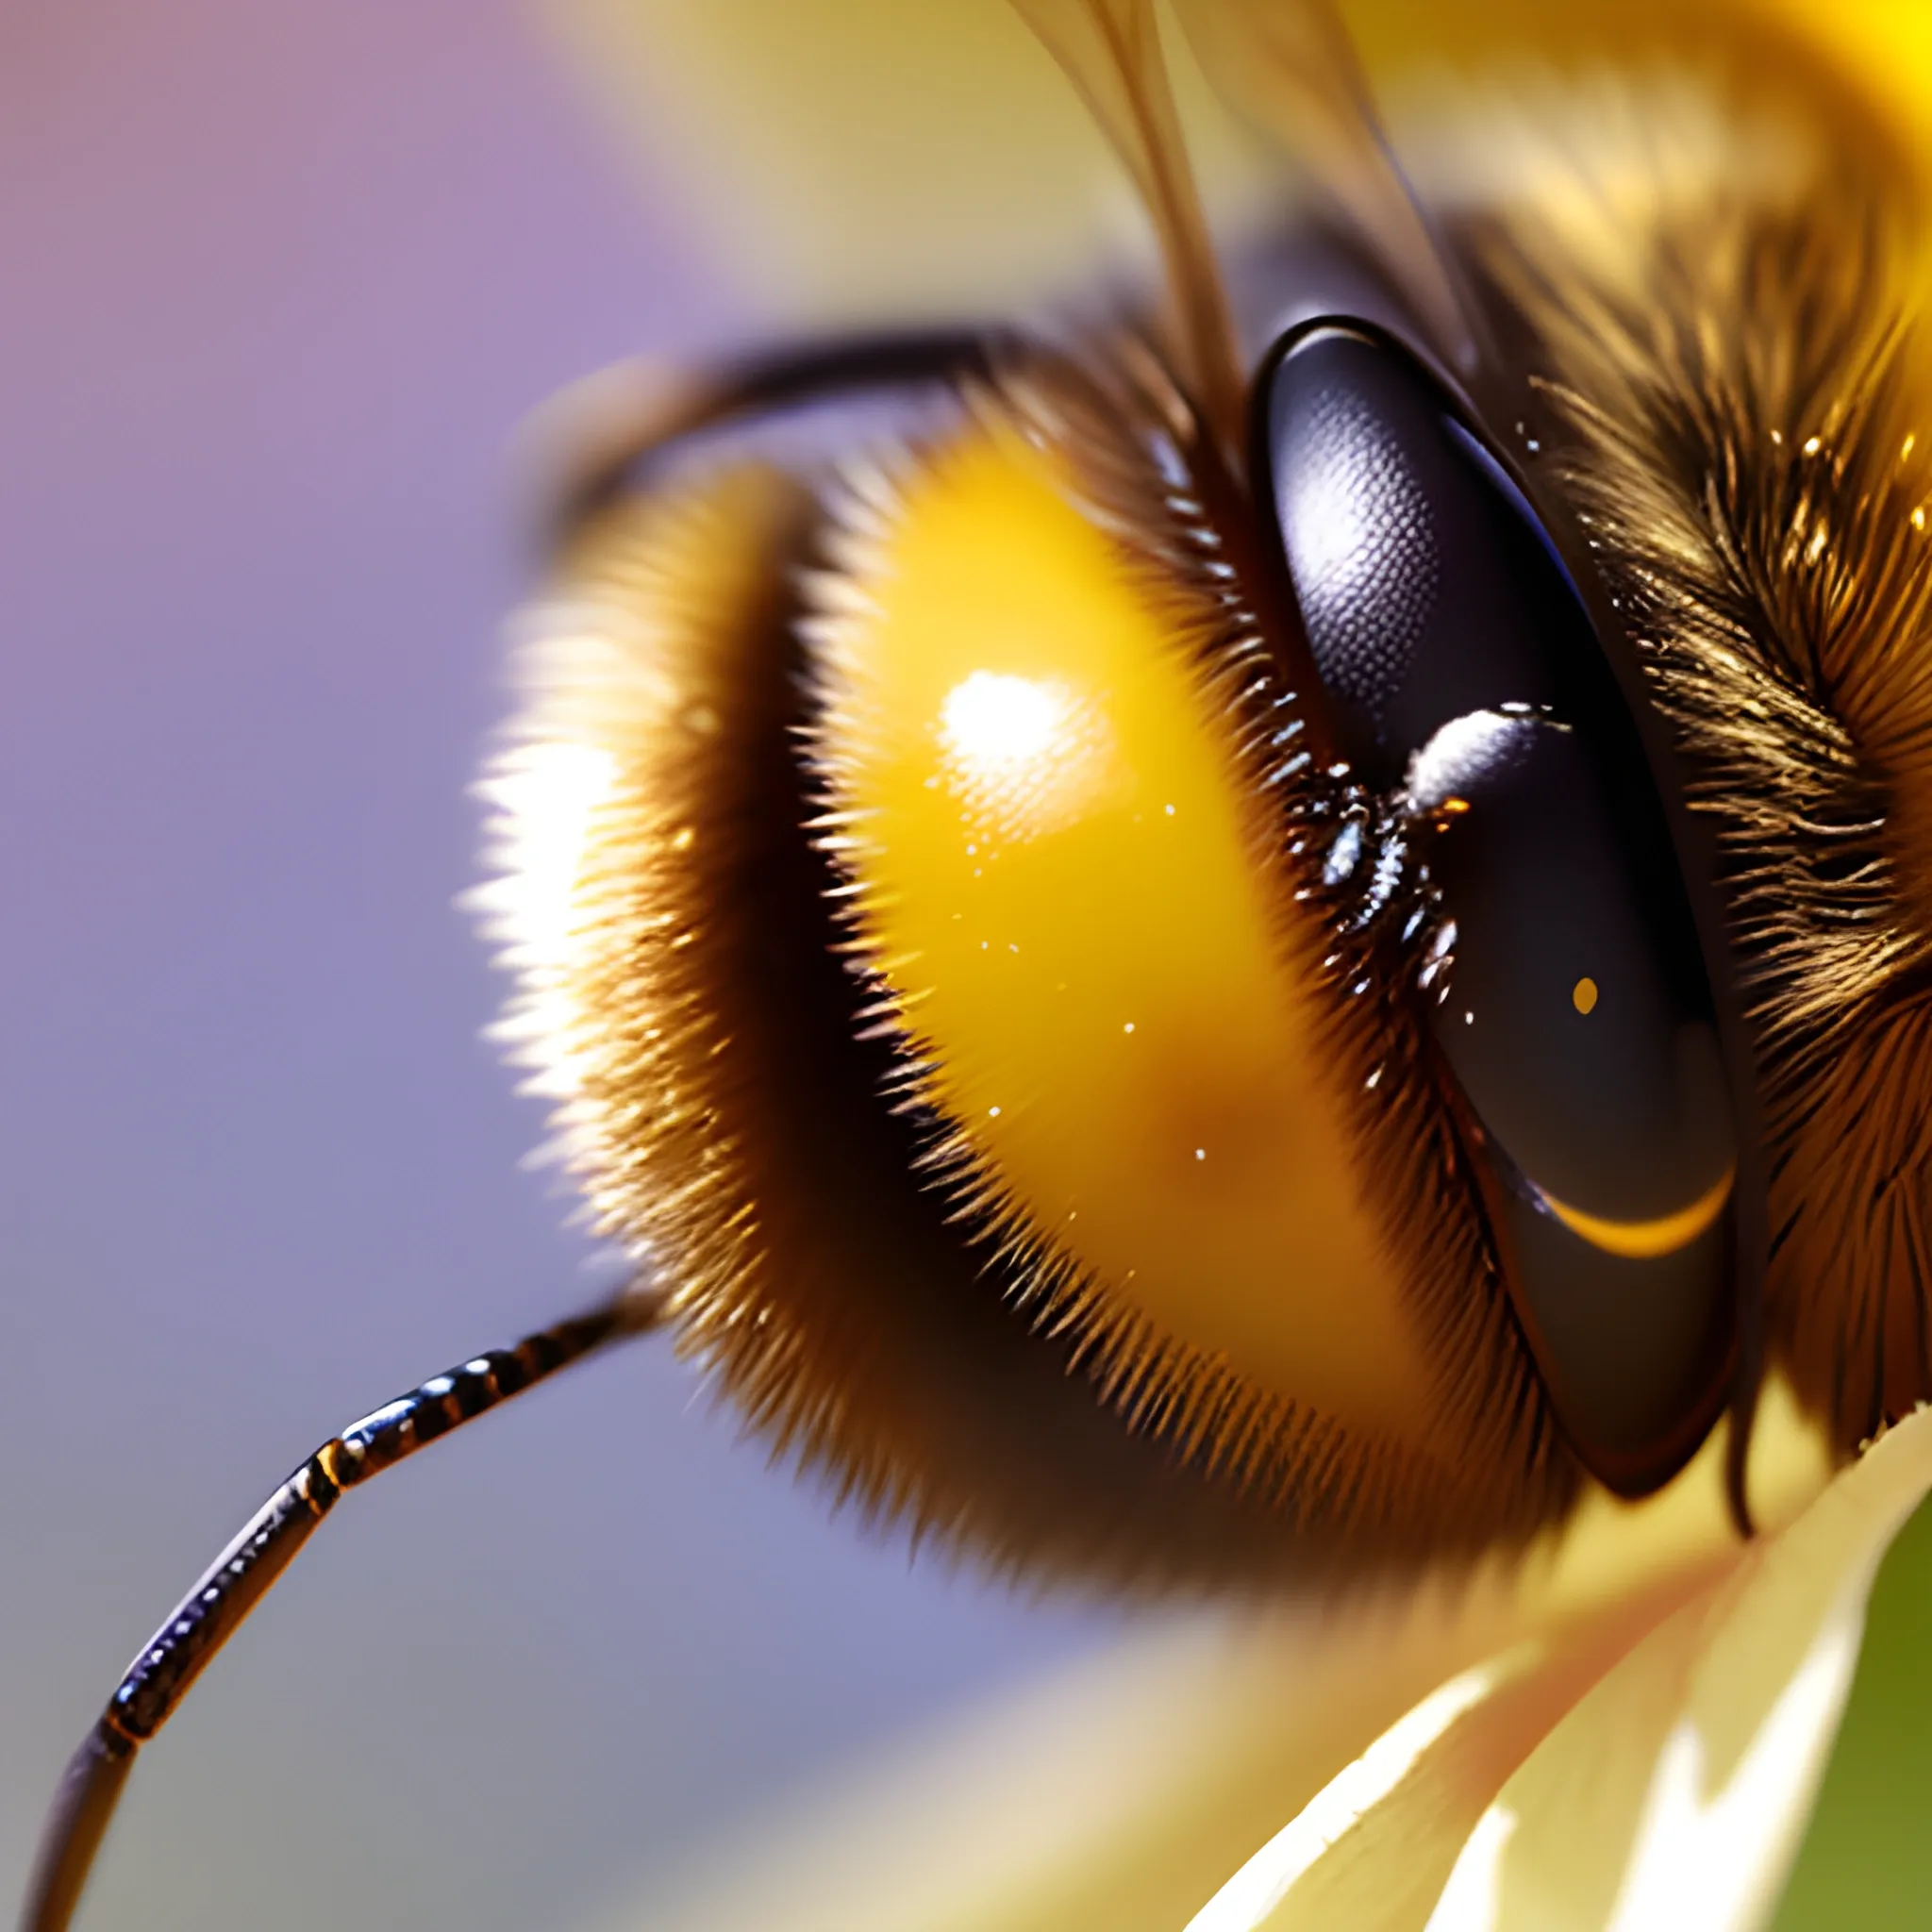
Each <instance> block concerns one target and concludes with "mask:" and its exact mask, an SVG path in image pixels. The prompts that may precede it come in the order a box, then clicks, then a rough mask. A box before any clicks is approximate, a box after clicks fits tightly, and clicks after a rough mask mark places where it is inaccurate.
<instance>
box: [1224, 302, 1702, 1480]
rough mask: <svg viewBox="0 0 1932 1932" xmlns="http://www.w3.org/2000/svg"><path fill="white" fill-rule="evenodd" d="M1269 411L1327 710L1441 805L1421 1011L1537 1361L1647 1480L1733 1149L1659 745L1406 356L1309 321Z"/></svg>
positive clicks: (1429, 812)
mask: <svg viewBox="0 0 1932 1932" xmlns="http://www.w3.org/2000/svg"><path fill="white" fill-rule="evenodd" d="M1257 406H1258V409H1259V412H1260V420H1259V422H1258V423H1257V431H1258V433H1259V435H1260V437H1261V438H1262V449H1261V452H1260V454H1261V458H1262V460H1261V462H1260V463H1259V464H1257V472H1258V473H1259V474H1260V475H1264V476H1265V477H1266V479H1267V483H1268V487H1269V489H1270V491H1271V492H1272V498H1273V504H1274V513H1275V517H1276V520H1277V522H1278V525H1279V527H1280V533H1281V541H1282V546H1283V551H1284V554H1285V556H1286V558H1287V562H1288V568H1289V574H1290V576H1291V580H1292V583H1293V587H1294V591H1295V596H1296V600H1297V603H1298V605H1299V608H1300V610H1301V614H1302V620H1303V624H1304V625H1305V628H1306V630H1307V638H1308V643H1309V647H1310V649H1311V651H1312V653H1313V656H1314V659H1315V665H1316V669H1317V672H1318V674H1319V675H1320V676H1321V679H1322V681H1323V685H1324V691H1325V694H1326V697H1327V700H1328V705H1329V709H1330V714H1331V719H1332V722H1333V724H1334V728H1335V730H1336V733H1337V735H1338V737H1339V739H1340V741H1341V745H1342V747H1343V749H1344V751H1345V753H1346V756H1347V757H1348V758H1349V761H1350V762H1351V764H1352V765H1353V766H1354V767H1355V768H1356V770H1357V773H1358V774H1360V775H1361V776H1362V777H1363V778H1364V779H1365V781H1366V782H1367V783H1368V784H1369V785H1370V786H1372V787H1373V788H1374V790H1376V791H1380V792H1381V793H1383V794H1384V796H1385V797H1386V798H1388V799H1389V800H1390V801H1391V803H1393V804H1394V805H1396V806H1397V807H1398V808H1401V809H1403V810H1404V811H1406V812H1407V814H1408V815H1409V816H1410V817H1411V818H1412V819H1413V820H1414V821H1415V822H1416V824H1418V825H1419V826H1420V825H1425V826H1427V827H1429V828H1431V829H1430V831H1429V833H1428V835H1427V837H1426V840H1425V844H1426V849H1427V852H1428V860H1427V862H1428V865H1429V869H1430V873H1431V875H1432V878H1433V881H1434V884H1435V886H1436V888H1437V890H1438V891H1439V893H1440V903H1441V916H1442V920H1443V922H1444V924H1442V925H1441V928H1440V931H1441V935H1442V937H1443V939H1444V940H1445V941H1447V945H1448V953H1447V958H1448V964H1447V967H1446V970H1445V971H1443V972H1441V974H1437V975H1435V976H1434V978H1433V983H1432V986H1431V989H1430V996H1431V998H1434V997H1436V996H1437V995H1440V1003H1439V1004H1435V1005H1433V1006H1432V1007H1431V1008H1430V1024H1432V1026H1433V1028H1434V1032H1435V1036H1436V1039H1437V1041H1438V1043H1439V1045H1440V1047H1441V1053H1442V1057H1443V1058H1444V1059H1445V1060H1446V1061H1447V1063H1448V1066H1449V1068H1450V1070H1451V1071H1452V1072H1453V1074H1454V1075H1455V1078H1456V1082H1457V1085H1458V1086H1459V1087H1460V1090H1461V1093H1462V1097H1463V1101H1464V1103H1465V1110H1466V1115H1467V1117H1468V1120H1469V1123H1470V1125H1471V1127H1472V1129H1473V1139H1474V1141H1475V1142H1476V1143H1477V1145H1478V1147H1479V1149H1480V1151H1481V1157H1482V1158H1483V1159H1484V1161H1485V1163H1486V1165H1487V1167H1488V1169H1489V1173H1490V1179H1491V1189H1490V1193H1491V1202H1492V1207H1493V1210H1494V1213H1495V1217H1496V1220H1497V1222H1498V1223H1499V1225H1498V1227H1497V1235H1498V1239H1499V1244H1500V1246H1501V1248H1502V1250H1503V1253H1504V1260H1505V1270H1506V1274H1507V1278H1508V1281H1509V1286H1510V1291H1511V1293H1512V1295H1513V1296H1514V1298H1515V1301H1516V1305H1517V1308H1518V1312H1519V1314H1520V1315H1521V1317H1522V1319H1523V1324H1524V1329H1525V1331H1526V1333H1527V1335H1528V1337H1529V1341H1530V1345H1531V1347H1532V1349H1533V1351H1534V1352H1535V1355H1536V1357H1537V1362H1538V1367H1539V1369H1540V1371H1541V1374H1542V1377H1543V1380H1544V1382H1545V1384H1546V1386H1547V1388H1548V1390H1549V1392H1550V1397H1551V1401H1552V1404H1553V1406H1554V1407H1555V1408H1556V1411H1557V1415H1558V1417H1559V1418H1560V1419H1561V1421H1562V1423H1563V1424H1564V1426H1565V1428H1566V1430H1567V1431H1568V1433H1569V1434H1570V1436H1571V1438H1572V1441H1574V1444H1575V1446H1576V1448H1577V1451H1578V1453H1579V1454H1580V1455H1581V1456H1582V1457H1583V1459H1584V1461H1585V1462H1586V1463H1587V1464H1589V1465H1590V1466H1591V1469H1592V1470H1593V1471H1594V1472H1595V1473H1596V1474H1598V1475H1599V1476H1601V1477H1602V1478H1603V1479H1604V1480H1606V1481H1607V1482H1608V1483H1609V1484H1610V1485H1611V1486H1612V1487H1614V1488H1617V1489H1620V1490H1624V1491H1642V1490H1646V1489H1650V1488H1653V1487H1655V1486H1656V1485H1657V1483H1659V1482H1661V1481H1663V1480H1664V1479H1665V1478H1666V1477H1668V1476H1669V1475H1670V1474H1673V1473H1674V1470H1675V1469H1676V1468H1677V1467H1678V1466H1679V1465H1680V1464H1681V1463H1682V1461H1683V1459H1684V1458H1685V1457H1686V1456H1688V1454H1689V1453H1690V1451H1691V1449H1692V1448H1694V1447H1695V1445H1696V1443H1697V1442H1698V1441H1700V1440H1701V1439H1702V1437H1703V1436H1704V1434H1705V1433H1706V1432H1707V1429H1708V1427H1709V1425H1710V1424H1711V1422H1712V1420H1713V1419H1714V1417H1715V1415H1716V1413H1717V1410H1718V1409H1719V1408H1720V1407H1722V1404H1723V1401H1724V1383H1725V1375H1726V1369H1727V1365H1728V1362H1729V1359H1730V1357H1731V1351H1732V1347H1733V1341H1734V1330H1735V1319H1736V1316H1735V1309H1736V1303H1735V1287H1734V1261H1733V1249H1734V1245H1735V1240H1734V1232H1733V1223H1734V1218H1735V1207H1734V1203H1733V1199H1732V1196H1733V1190H1734V1182H1735V1176H1736V1169H1737V1146H1736V1132H1735V1126H1734V1120H1733V1113H1732V1107H1731V1100H1730V1090H1729V1086H1728V1083H1727V1080H1726V1074H1725V1069H1724V1061H1723V1058H1722V1055H1721V1052H1720V1048H1719V1041H1718V1031H1717V1025H1716V1021H1715V1013H1714V1007H1713V1001H1712V996H1711V990H1710V983H1709V979H1708V975H1707V971H1706V966H1705V961H1704V955H1703V950H1702V947H1701V944H1700V942H1699V938H1698V934H1697V929H1696V925H1695V923H1694V921H1693V919H1692V916H1691V908H1690V905H1689V901H1688V898H1687V895H1686V891H1685V887H1684V882H1683V875H1682V872H1681V868H1680V865H1679V862H1678V858H1677V855H1676V849H1675V844H1674V840H1673V837H1672V834H1671V829H1670V824H1669V821H1668V819H1667V818H1666V816H1665V813H1664V810H1663V808H1662V805H1661V803H1660V801H1659V798H1658V794H1657V780H1656V778H1655V776H1654V774H1653V772H1652V768H1651V763H1650V760H1649V758H1648V757H1647V755H1646V753H1645V751H1644V748H1643V744H1642V741H1641V737H1640V736H1639V733H1638V730H1637V727H1636V724H1635V723H1634V721H1633V719H1632V717H1631V713H1630V708H1629V705H1628V703H1627V702H1626V700H1625V698H1624V692H1623V690H1622V688H1621V687H1620V685H1619V684H1618V682H1617V679H1616V677H1615V675H1614V674H1613V672H1612V671H1611V668H1610V666H1609V663H1608V661H1607V658H1606V657H1605V654H1604V650H1603V646H1602V644H1601V642H1600V641H1599V640H1598V637H1597V635H1596V631H1595V627H1594V625H1592V624H1591V619H1590V616H1589V614H1588V612H1587V611H1586V609H1585V608H1584V606H1583V603H1582V600H1581V599H1580V597H1579V596H1578V594H1577V591H1576V589H1575V586H1574V583H1573V582H1572V580H1571V578H1570V576H1569V574H1568V573H1567V571H1566V570H1565V569H1564V567H1563V565H1562V563H1561V562H1560V560H1559V559H1558V558H1557V553H1556V551H1555V549H1554V547H1553V546H1552V544H1551V543H1550V541H1549V539H1548V537H1547V535H1546V534H1545V532H1544V530H1543V528H1542V525H1541V523H1540V522H1539V521H1538V519H1537V516H1536V513H1535V511H1534V510H1533V509H1532V508H1531V507H1530V505H1529V504H1528V502H1527V501H1526V500H1525V499H1524V495H1523V493H1522V491H1520V490H1519V489H1518V488H1517V487H1516V485H1515V484H1514V483H1513V482H1512V481H1511V479H1510V478H1509V476H1508V475H1507V472H1505V471H1504V470H1503V468H1502V467H1501V465H1500V464H1499V463H1498V462H1497V461H1496V459H1495V458H1494V457H1493V456H1491V454H1490V452H1489V451H1488V449H1487V448H1485V446H1484V445H1483V443H1482V442H1481V441H1479V440H1478V439H1477V438H1476V437H1475V436H1474V434H1472V432H1471V431H1470V430H1469V428H1468V427H1467V426H1466V425H1464V423H1463V422H1462V421H1461V419H1460V418H1459V416H1458V415H1457V412H1456V410H1455V409H1454V408H1453V407H1452V405H1451V404H1450V403H1449V401H1448V399H1447V397H1446V396H1445V395H1444V394H1443V392H1442V391H1441V389H1440V388H1439V387H1438V386H1437V384H1436V383H1435V382H1434V381H1433V380H1432V379H1431V378H1430V377H1429V375H1427V374H1426V373H1425V372H1424V370H1423V369H1422V368H1421V367H1420V365H1419V364H1417V363H1416V362H1415V361H1414V359H1413V358H1410V357H1409V356H1408V355H1407V354H1406V353H1405V352H1404V351H1402V350H1401V349H1399V348H1396V347H1395V346H1393V345H1392V344H1391V343H1389V342H1388V341H1384V340H1382V339H1381V338H1379V337H1376V336H1373V335H1371V334H1368V333H1366V332H1364V331H1361V330H1358V329H1357V328H1354V327H1352V326H1348V325H1330V324H1324V325H1318V326H1316V327H1314V328H1312V329H1310V330H1308V331H1307V332H1305V333H1302V334H1300V335H1297V336H1296V337H1294V338H1291V341H1289V343H1288V344H1287V345H1286V347H1285V349H1284V350H1283V352H1282V353H1281V354H1280V356H1279V358H1278V359H1276V360H1275V362H1274V365H1273V368H1272V370H1271V371H1270V372H1269V374H1268V375H1266V377H1265V378H1264V382H1263V386H1262V388H1261V390H1260V392H1259V395H1258V397H1257ZM1452 926H1453V936H1452V935H1451V930H1450V929H1451V927H1452Z"/></svg>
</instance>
